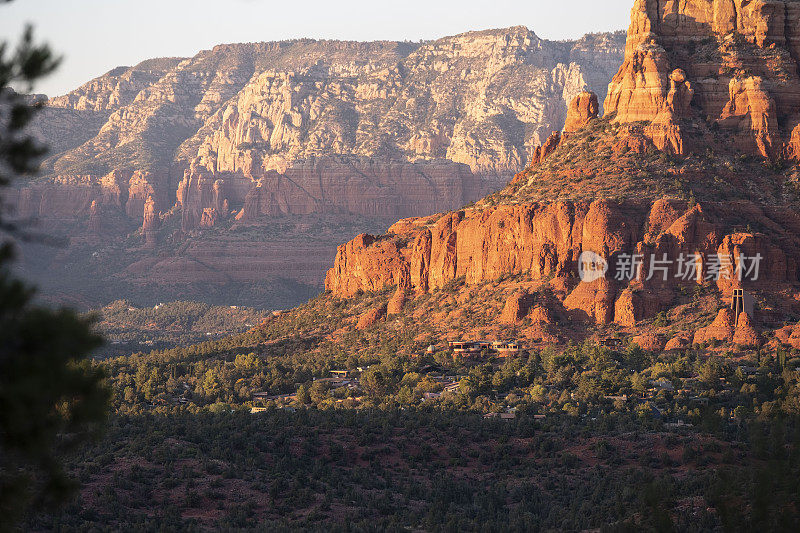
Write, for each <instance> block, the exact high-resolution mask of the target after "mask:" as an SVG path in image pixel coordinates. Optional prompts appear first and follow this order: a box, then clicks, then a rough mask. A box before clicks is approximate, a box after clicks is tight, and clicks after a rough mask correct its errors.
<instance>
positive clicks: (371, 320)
mask: <svg viewBox="0 0 800 533" xmlns="http://www.w3.org/2000/svg"><path fill="white" fill-rule="evenodd" d="M384 317H386V305H379V306H378V307H375V308H373V309H370V310H369V311H366V312H364V313H362V314H361V316H359V317H358V322H357V323H356V329H359V330H364V329H367V328H371V327H372V326H374V325H375V324H377V323H378V322H379V321H380V320H382V319H383V318H384Z"/></svg>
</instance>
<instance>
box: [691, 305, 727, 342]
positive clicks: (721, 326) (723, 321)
mask: <svg viewBox="0 0 800 533" xmlns="http://www.w3.org/2000/svg"><path fill="white" fill-rule="evenodd" d="M734 332H735V327H734V317H733V313H732V312H731V310H730V309H728V308H725V309H720V311H719V313H718V314H717V318H715V319H714V322H712V323H711V324H710V325H708V326H706V327H704V328H700V329H699V330H697V332H695V334H694V344H703V343H704V342H708V341H710V340H717V341H722V342H728V341H730V340H731V339H733V334H734Z"/></svg>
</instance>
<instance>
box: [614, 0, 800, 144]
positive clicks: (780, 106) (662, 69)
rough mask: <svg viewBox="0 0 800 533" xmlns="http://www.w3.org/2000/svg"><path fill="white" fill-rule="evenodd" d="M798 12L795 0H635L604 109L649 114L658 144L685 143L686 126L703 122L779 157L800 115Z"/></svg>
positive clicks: (632, 116)
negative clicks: (784, 126) (783, 121)
mask: <svg viewBox="0 0 800 533" xmlns="http://www.w3.org/2000/svg"><path fill="white" fill-rule="evenodd" d="M799 21H800V6H797V5H796V3H794V2H789V1H781V0H754V1H750V2H743V1H741V0H714V1H713V2H712V1H709V0H688V1H684V2H674V1H672V0H636V3H635V5H634V7H633V9H632V11H631V25H630V28H629V30H628V40H627V43H626V47H625V59H624V62H623V65H622V66H621V67H620V69H619V71H618V72H617V74H616V75H615V76H614V78H613V80H612V81H611V84H610V85H609V90H608V95H607V97H606V100H605V105H604V107H605V112H606V114H607V115H609V116H613V117H614V120H615V121H617V122H619V123H632V122H638V121H644V122H646V123H648V125H647V126H646V128H645V129H644V133H645V134H646V135H647V136H648V137H649V138H650V139H652V141H653V142H654V143H655V144H656V146H657V147H659V148H660V149H664V150H668V151H672V152H676V153H684V152H685V151H686V150H687V149H688V147H687V146H685V141H686V133H685V130H686V127H693V126H692V124H693V123H698V122H705V124H706V125H708V126H711V125H713V124H716V125H718V126H719V127H720V128H721V129H723V130H724V131H727V132H730V133H731V135H732V136H733V138H734V142H735V144H736V145H737V146H739V147H740V148H741V149H743V150H746V151H748V152H752V153H759V154H761V155H763V156H765V157H770V158H772V157H776V156H778V155H779V154H780V153H782V152H784V149H783V145H784V139H786V140H789V139H790V136H791V134H792V132H793V130H794V128H795V126H796V125H797V124H798V121H800V115H799V114H798V112H797V110H798V107H800V77H798V64H797V60H798V58H800V54H798V52H799V51H800V41H799V40H798V34H800V30H798V29H797V27H798V22H799ZM765 80H768V81H765ZM691 103H693V104H695V105H696V106H697V109H696V110H693V109H692V108H691V107H690V104H691ZM778 117H786V119H787V121H786V122H787V128H788V129H786V130H785V131H781V130H780V128H779V125H778V121H777V119H778ZM793 146H794V144H792V143H791V142H790V146H789V148H788V150H786V151H785V153H789V154H790V155H795V148H793Z"/></svg>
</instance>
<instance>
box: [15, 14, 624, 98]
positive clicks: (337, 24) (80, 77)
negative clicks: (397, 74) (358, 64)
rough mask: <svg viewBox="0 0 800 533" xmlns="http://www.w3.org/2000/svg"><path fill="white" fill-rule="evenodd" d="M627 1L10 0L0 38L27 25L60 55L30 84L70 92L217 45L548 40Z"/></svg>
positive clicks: (614, 22)
mask: <svg viewBox="0 0 800 533" xmlns="http://www.w3.org/2000/svg"><path fill="white" fill-rule="evenodd" d="M632 5H633V0H602V1H600V0H522V1H519V0H514V1H511V0H489V1H487V0H482V1H480V0H440V1H436V0H397V1H395V2H380V1H374V0H339V1H336V0H295V1H292V0H280V1H274V0H136V1H133V0H14V1H13V2H12V3H11V4H2V3H0V39H2V40H6V41H8V40H13V41H16V40H17V38H18V37H19V35H20V34H21V33H22V29H23V27H24V25H25V23H26V22H30V23H33V24H34V26H35V29H36V35H37V36H38V37H39V39H40V40H45V41H47V42H48V43H49V44H50V45H51V46H52V48H54V49H55V50H56V51H57V52H58V53H59V54H60V55H62V56H63V58H64V62H63V63H62V65H61V68H60V69H59V70H58V72H56V73H55V74H53V75H52V76H51V77H50V78H49V79H47V80H44V81H43V82H42V83H41V84H39V85H38V86H37V87H36V88H35V90H36V92H40V93H46V94H48V95H50V96H55V95H58V94H63V93H65V92H68V91H70V90H72V89H74V88H76V87H78V86H79V85H81V84H83V83H84V82H86V81H88V80H90V79H91V78H94V77H97V76H99V75H101V74H103V73H105V72H107V71H109V70H111V69H112V68H114V67H116V66H120V65H135V64H136V63H138V62H140V61H142V60H144V59H148V58H152V57H166V56H181V57H185V56H193V55H195V54H196V53H197V52H199V51H200V50H204V49H208V48H211V47H213V46H214V45H217V44H222V43H235V42H257V41H277V40H282V39H292V38H298V37H311V38H316V39H343V40H355V41H373V40H410V41H419V40H429V39H436V38H439V37H443V36H446V35H454V34H457V33H462V32H465V31H470V30H482V29H488V28H504V27H508V26H518V25H523V26H527V27H528V28H530V29H531V30H533V31H534V32H535V33H536V34H537V35H538V36H539V37H542V38H546V39H568V38H575V37H579V36H581V35H583V34H584V33H587V32H593V31H595V32H596V31H612V30H619V29H626V28H627V26H628V18H629V13H630V8H631V6H632Z"/></svg>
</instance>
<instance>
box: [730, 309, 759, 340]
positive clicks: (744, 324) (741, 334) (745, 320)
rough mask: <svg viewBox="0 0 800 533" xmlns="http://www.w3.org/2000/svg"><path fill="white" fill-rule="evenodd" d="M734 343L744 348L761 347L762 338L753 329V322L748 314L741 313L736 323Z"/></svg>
mask: <svg viewBox="0 0 800 533" xmlns="http://www.w3.org/2000/svg"><path fill="white" fill-rule="evenodd" d="M733 343H734V344H738V345H739V346H744V347H756V346H759V345H761V337H760V336H759V334H758V332H757V331H756V329H755V327H753V320H752V319H751V318H750V315H748V314H747V313H744V312H742V313H740V314H739V320H738V321H737V323H736V331H735V333H734V334H733Z"/></svg>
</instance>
